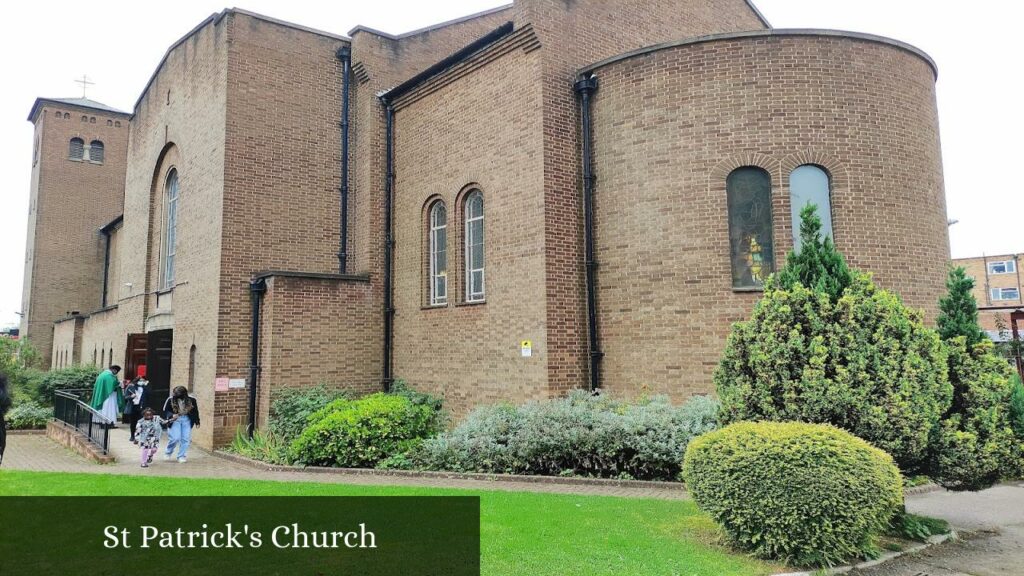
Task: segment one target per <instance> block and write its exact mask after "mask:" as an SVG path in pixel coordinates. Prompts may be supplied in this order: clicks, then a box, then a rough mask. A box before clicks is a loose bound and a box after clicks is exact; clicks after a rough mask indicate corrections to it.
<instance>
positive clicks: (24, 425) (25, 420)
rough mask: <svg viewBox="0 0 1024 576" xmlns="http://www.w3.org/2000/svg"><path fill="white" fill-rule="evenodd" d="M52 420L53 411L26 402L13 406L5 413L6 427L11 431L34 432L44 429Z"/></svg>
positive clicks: (29, 401) (31, 402)
mask: <svg viewBox="0 0 1024 576" xmlns="http://www.w3.org/2000/svg"><path fill="white" fill-rule="evenodd" d="M51 418H53V409H52V408H47V407H45V406H40V405H39V404H36V403H35V402H33V401H31V400H28V401H25V402H21V403H19V404H17V405H15V406H14V407H13V408H11V409H10V411H8V412H7V416H6V420H7V427H8V428H10V429H11V430H34V429H37V428H45V427H46V423H47V422H49V421H50V419H51Z"/></svg>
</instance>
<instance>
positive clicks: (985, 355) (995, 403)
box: [928, 336, 1020, 490]
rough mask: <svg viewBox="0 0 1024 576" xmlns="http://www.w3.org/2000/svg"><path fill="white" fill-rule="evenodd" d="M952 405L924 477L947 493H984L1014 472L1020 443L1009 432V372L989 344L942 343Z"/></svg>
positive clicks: (959, 340) (960, 340)
mask: <svg viewBox="0 0 1024 576" xmlns="http://www.w3.org/2000/svg"><path fill="white" fill-rule="evenodd" d="M946 348H947V350H948V354H949V356H948V358H949V380H950V383H951V384H952V385H953V402H952V404H951V405H950V408H949V410H948V411H947V412H946V414H945V415H944V418H943V420H942V424H941V426H940V428H939V429H938V431H937V433H936V436H935V438H934V440H933V446H932V448H931V451H932V459H931V463H930V466H929V470H928V475H929V476H931V477H932V479H934V480H935V481H936V482H938V483H939V484H942V486H944V487H946V488H948V489H951V490H982V489H984V488H988V487H989V486H992V485H993V484H995V483H996V482H998V481H999V479H1000V478H1003V477H1006V476H1013V475H1015V474H1016V473H1017V469H1018V468H1019V464H1020V463H1019V459H1020V449H1019V448H1020V441H1019V440H1018V439H1017V438H1016V436H1015V435H1014V433H1013V427H1012V423H1011V417H1010V400H1011V396H1012V393H1013V384H1012V380H1011V374H1012V369H1011V368H1010V367H1009V365H1007V363H1006V362H1005V361H1004V360H1003V359H1002V358H1000V357H998V356H997V355H995V354H994V353H993V352H992V348H993V345H992V342H991V341H989V340H988V339H983V340H981V341H980V342H979V343H978V344H976V345H974V346H971V347H970V348H969V349H968V345H967V343H966V342H965V337H964V336H956V337H954V338H953V339H952V340H950V341H948V342H947V343H946Z"/></svg>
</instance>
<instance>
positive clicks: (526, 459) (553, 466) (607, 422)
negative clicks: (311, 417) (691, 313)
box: [392, 391, 718, 480]
mask: <svg viewBox="0 0 1024 576" xmlns="http://www.w3.org/2000/svg"><path fill="white" fill-rule="evenodd" d="M717 413H718V403H717V402H716V401H715V400H712V399H709V398H704V397H695V398H693V399H691V400H690V401H689V402H687V403H686V404H685V405H683V406H681V407H679V406H673V405H672V404H670V403H669V401H668V400H667V399H665V398H653V399H649V400H643V401H640V402H637V403H632V404H631V403H625V402H620V401H616V400H613V399H611V398H608V397H606V396H594V395H592V394H589V393H587V392H585V391H577V392H573V393H572V394H570V395H569V396H568V397H567V398H562V399H558V400H549V401H544V402H531V403H528V404H525V405H523V406H519V407H515V406H511V405H507V404H501V405H496V406H485V407H481V408H478V409H476V410H474V411H473V412H472V413H471V414H470V415H469V416H468V417H467V418H466V419H465V420H464V421H463V422H462V423H461V424H460V425H459V426H458V427H457V428H455V429H454V430H452V431H451V432H448V433H445V434H441V435H439V436H437V437H435V438H430V439H428V440H425V441H423V442H422V443H421V444H419V445H418V446H417V447H416V448H415V449H414V450H412V451H411V452H410V453H409V454H408V455H407V456H406V457H403V458H399V459H396V460H395V461H394V462H393V463H392V464H393V465H396V466H401V467H412V468H417V469H425V470H449V471H456V472H493V473H507V474H542V475H567V474H568V475H583V476H600V477H611V478H636V479H656V480H676V479H677V478H678V475H679V472H680V468H681V463H682V459H683V454H684V453H685V451H686V445H687V443H688V442H689V441H690V439H691V438H693V437H695V436H697V435H699V434H702V433H704V432H706V431H708V430H713V429H714V428H715V427H716V418H717Z"/></svg>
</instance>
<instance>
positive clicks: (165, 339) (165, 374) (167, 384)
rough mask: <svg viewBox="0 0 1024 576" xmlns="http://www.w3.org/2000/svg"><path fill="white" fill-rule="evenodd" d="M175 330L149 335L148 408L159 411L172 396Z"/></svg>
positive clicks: (147, 358) (147, 351)
mask: <svg viewBox="0 0 1024 576" xmlns="http://www.w3.org/2000/svg"><path fill="white" fill-rule="evenodd" d="M173 334H174V331H173V330H157V331H155V332H150V333H149V334H147V336H148V338H147V340H146V379H147V380H149V394H148V396H147V400H146V406H149V407H150V408H152V409H154V410H157V411H158V412H159V410H160V409H161V408H163V406H164V400H167V397H168V396H170V395H171V344H172V343H173Z"/></svg>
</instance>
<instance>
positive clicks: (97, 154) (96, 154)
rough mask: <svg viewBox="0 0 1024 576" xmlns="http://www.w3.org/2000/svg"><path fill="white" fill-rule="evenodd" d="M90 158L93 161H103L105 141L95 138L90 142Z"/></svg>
mask: <svg viewBox="0 0 1024 576" xmlns="http://www.w3.org/2000/svg"><path fill="white" fill-rule="evenodd" d="M89 160H90V161H92V162H99V163H100V164H102V163H103V142H100V141H99V140H93V141H92V142H90V143H89Z"/></svg>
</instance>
